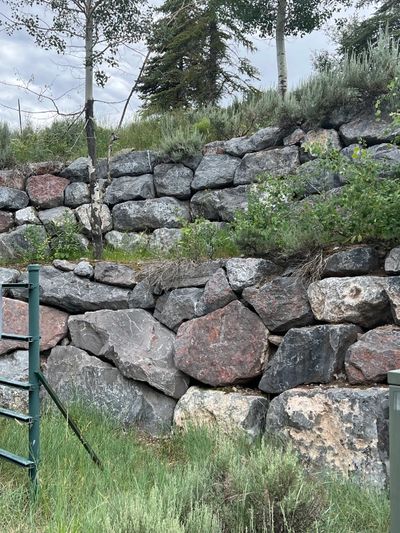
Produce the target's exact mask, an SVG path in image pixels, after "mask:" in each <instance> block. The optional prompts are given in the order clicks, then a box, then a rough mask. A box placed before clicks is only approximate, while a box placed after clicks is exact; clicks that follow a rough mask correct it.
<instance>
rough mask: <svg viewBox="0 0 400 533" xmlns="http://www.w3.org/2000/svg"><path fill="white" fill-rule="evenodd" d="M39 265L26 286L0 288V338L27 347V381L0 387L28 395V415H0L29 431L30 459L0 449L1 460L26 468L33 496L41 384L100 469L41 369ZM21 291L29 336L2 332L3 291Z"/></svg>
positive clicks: (30, 268) (30, 272) (30, 271)
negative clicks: (25, 294)
mask: <svg viewBox="0 0 400 533" xmlns="http://www.w3.org/2000/svg"><path fill="white" fill-rule="evenodd" d="M39 270H40V267H39V265H29V266H28V282H27V283H4V284H3V285H0V328H1V329H0V339H1V340H3V339H4V340H19V341H25V342H27V343H28V346H29V381H28V382H22V381H13V380H10V379H4V378H2V377H1V376H0V385H3V386H7V387H12V388H15V389H20V390H24V391H28V392H29V413H28V414H23V413H18V412H16V411H12V410H10V409H2V408H0V416H3V417H6V418H10V419H14V420H18V421H19V422H22V423H26V424H27V425H28V431H29V436H28V439H29V457H28V458H26V457H21V456H19V455H16V454H14V453H12V452H9V451H7V450H3V449H1V448H0V458H2V459H5V460H6V461H9V462H11V463H13V464H15V465H17V466H20V467H23V468H27V469H28V472H29V477H30V480H31V482H32V488H33V492H34V494H37V491H38V467H39V462H40V386H41V385H43V386H44V388H45V389H46V391H47V392H48V393H49V395H50V397H51V398H52V400H53V401H54V403H55V404H56V406H57V407H58V409H59V410H60V412H61V414H62V415H63V416H64V418H65V419H66V420H67V422H68V425H69V426H70V428H71V429H72V431H73V432H74V433H75V434H76V436H77V437H78V439H79V440H80V441H81V443H82V444H83V446H84V447H85V449H86V450H87V452H88V453H89V455H90V457H91V458H92V460H93V461H94V463H95V464H97V466H99V467H101V462H100V459H99V458H98V457H97V455H96V454H95V452H94V451H93V449H92V448H91V446H90V445H89V443H88V442H87V441H86V440H85V438H84V437H83V435H82V433H81V431H80V430H79V428H78V426H77V424H76V423H75V422H74V421H73V420H72V419H71V416H70V415H69V413H68V411H67V409H66V408H65V406H64V405H63V403H62V402H61V400H60V399H59V398H58V396H57V394H56V393H55V391H54V390H53V389H52V387H51V386H50V384H49V383H48V381H47V380H46V378H45V377H44V375H43V374H42V372H41V370H40V307H39V290H40V286H39ZM8 288H20V289H27V290H28V317H29V325H28V334H27V335H16V334H13V333H4V332H3V331H2V324H3V320H2V307H3V306H2V301H1V300H2V289H8Z"/></svg>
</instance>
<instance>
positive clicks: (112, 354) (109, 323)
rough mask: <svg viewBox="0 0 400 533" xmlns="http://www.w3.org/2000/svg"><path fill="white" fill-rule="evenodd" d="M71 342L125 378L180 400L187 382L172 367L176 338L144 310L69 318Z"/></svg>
mask: <svg viewBox="0 0 400 533" xmlns="http://www.w3.org/2000/svg"><path fill="white" fill-rule="evenodd" d="M69 329H70V334H71V342H72V344H73V345H74V346H77V347H78V348H82V349H85V350H87V351H88V352H89V353H91V354H93V355H96V356H99V357H101V358H105V359H109V360H110V361H112V362H113V363H114V364H115V366H116V367H117V368H118V369H119V370H120V372H122V374H123V375H124V376H125V377H127V378H132V379H136V380H138V381H146V382H147V383H148V384H149V385H151V386H152V387H154V388H156V389H158V390H161V391H162V392H164V394H167V395H168V396H172V397H173V398H180V397H181V396H182V395H183V394H184V393H185V392H186V390H187V388H188V386H189V379H188V377H187V376H185V375H184V374H183V373H182V372H180V371H179V370H178V369H177V368H176V366H175V364H174V340H175V335H174V334H173V333H172V332H171V331H169V330H168V329H167V328H165V327H164V326H162V325H161V324H160V323H159V322H157V320H155V319H154V318H153V317H152V316H151V314H150V313H148V312H147V311H144V310H143V309H129V310H122V311H107V310H100V311H96V312H94V313H85V314H84V315H76V316H72V317H71V318H70V320H69Z"/></svg>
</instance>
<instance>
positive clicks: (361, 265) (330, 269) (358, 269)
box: [322, 246, 380, 276]
mask: <svg viewBox="0 0 400 533" xmlns="http://www.w3.org/2000/svg"><path fill="white" fill-rule="evenodd" d="M379 266H380V258H379V254H378V252H377V250H375V248H373V247H372V246H357V247H354V248H350V249H348V250H341V251H339V252H336V253H334V254H332V255H330V256H329V257H327V258H326V259H325V261H324V267H323V271H322V276H357V275H360V274H368V273H372V272H375V271H376V270H378V269H379Z"/></svg>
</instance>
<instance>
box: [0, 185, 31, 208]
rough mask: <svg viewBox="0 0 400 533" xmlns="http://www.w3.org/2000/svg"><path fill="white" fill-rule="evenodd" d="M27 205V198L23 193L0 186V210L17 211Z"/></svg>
mask: <svg viewBox="0 0 400 533" xmlns="http://www.w3.org/2000/svg"><path fill="white" fill-rule="evenodd" d="M28 204H29V197H28V195H27V194H26V192H24V191H20V190H18V189H12V188H11V187H1V186H0V209H9V210H10V211H17V210H18V209H23V208H24V207H26V206H27V205H28Z"/></svg>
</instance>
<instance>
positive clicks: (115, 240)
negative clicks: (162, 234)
mask: <svg viewBox="0 0 400 533" xmlns="http://www.w3.org/2000/svg"><path fill="white" fill-rule="evenodd" d="M104 240H105V242H106V244H108V246H110V247H111V248H114V249H116V250H123V251H125V252H131V251H134V250H140V249H142V248H146V247H147V245H148V242H149V237H148V235H146V234H145V233H135V232H126V233H125V232H121V231H115V230H112V231H109V232H108V233H106V234H105V236H104Z"/></svg>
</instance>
